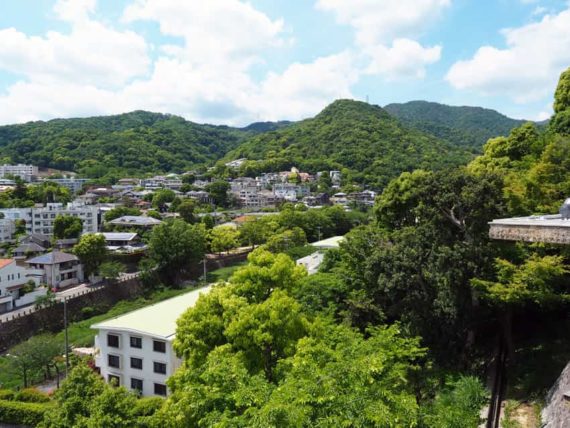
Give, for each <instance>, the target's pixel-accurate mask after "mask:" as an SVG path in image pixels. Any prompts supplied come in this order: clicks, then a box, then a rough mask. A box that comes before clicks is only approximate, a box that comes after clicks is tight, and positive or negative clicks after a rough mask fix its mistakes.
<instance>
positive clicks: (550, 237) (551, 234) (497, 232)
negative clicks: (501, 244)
mask: <svg viewBox="0 0 570 428" xmlns="http://www.w3.org/2000/svg"><path fill="white" fill-rule="evenodd" d="M489 237H490V238H492V239H500V240H505V241H524V242H545V243H549V244H570V227H555V226H527V225H524V226H523V225H506V224H492V223H491V225H490V229H489Z"/></svg>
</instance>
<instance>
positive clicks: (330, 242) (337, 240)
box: [309, 236, 344, 248]
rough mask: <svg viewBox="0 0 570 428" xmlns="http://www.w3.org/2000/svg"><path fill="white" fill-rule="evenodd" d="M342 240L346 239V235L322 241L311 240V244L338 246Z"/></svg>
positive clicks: (323, 246)
mask: <svg viewBox="0 0 570 428" xmlns="http://www.w3.org/2000/svg"><path fill="white" fill-rule="evenodd" d="M342 241H344V236H333V237H331V238H327V239H323V240H321V241H317V242H311V243H310V244H309V245H312V246H313V247H318V248H338V246H339V244H340V243H341V242H342Z"/></svg>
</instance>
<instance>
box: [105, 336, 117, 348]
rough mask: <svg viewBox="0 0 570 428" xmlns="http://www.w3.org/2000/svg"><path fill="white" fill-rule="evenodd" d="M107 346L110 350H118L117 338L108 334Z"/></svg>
mask: <svg viewBox="0 0 570 428" xmlns="http://www.w3.org/2000/svg"><path fill="white" fill-rule="evenodd" d="M107 346H110V347H111V348H118V347H119V336H117V335H116V334H108V335H107Z"/></svg>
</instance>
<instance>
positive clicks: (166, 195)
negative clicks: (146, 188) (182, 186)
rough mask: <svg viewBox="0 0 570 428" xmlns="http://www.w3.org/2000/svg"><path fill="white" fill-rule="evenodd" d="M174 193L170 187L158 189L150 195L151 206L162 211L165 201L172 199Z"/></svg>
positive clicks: (174, 195)
mask: <svg viewBox="0 0 570 428" xmlns="http://www.w3.org/2000/svg"><path fill="white" fill-rule="evenodd" d="M175 197H176V194H175V193H174V191H173V190H170V189H160V190H157V191H156V192H154V194H153V196H152V206H153V207H154V208H158V209H160V210H162V211H164V210H165V206H166V203H168V202H172V201H174V198H175Z"/></svg>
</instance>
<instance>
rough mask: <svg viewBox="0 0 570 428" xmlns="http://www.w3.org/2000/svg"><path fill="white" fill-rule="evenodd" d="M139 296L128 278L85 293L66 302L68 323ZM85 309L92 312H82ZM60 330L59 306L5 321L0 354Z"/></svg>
mask: <svg viewBox="0 0 570 428" xmlns="http://www.w3.org/2000/svg"><path fill="white" fill-rule="evenodd" d="M142 292H143V289H142V287H141V284H140V282H139V280H138V279H137V278H131V279H129V280H127V281H122V282H119V283H117V284H113V285H108V286H105V287H101V288H98V289H97V290H94V291H89V290H85V292H84V293H83V294H80V295H78V296H75V297H73V298H70V299H69V300H68V301H67V315H68V319H69V322H73V321H80V320H82V319H85V318H87V317H88V316H92V315H95V314H100V313H104V312H106V311H108V310H109V309H110V308H111V307H112V306H113V305H115V304H116V303H117V302H119V301H120V300H129V299H133V298H136V297H138V296H140V295H141V294H142ZM85 308H92V309H91V310H89V311H86V310H85ZM62 329H63V303H62V302H57V303H56V304H54V305H53V306H50V307H47V308H42V309H38V310H35V311H32V309H30V313H26V314H24V315H20V316H17V317H15V318H12V319H10V320H8V321H3V322H0V352H4V351H6V350H7V349H9V348H10V347H12V346H14V345H16V344H18V343H20V342H22V341H24V340H26V339H28V338H30V337H31V336H33V335H35V334H38V333H45V332H52V333H55V332H58V331H61V330H62Z"/></svg>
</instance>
